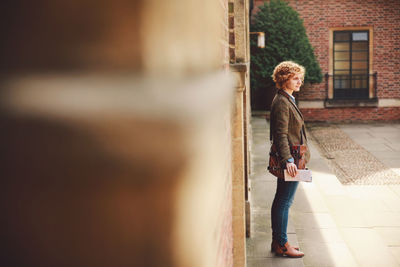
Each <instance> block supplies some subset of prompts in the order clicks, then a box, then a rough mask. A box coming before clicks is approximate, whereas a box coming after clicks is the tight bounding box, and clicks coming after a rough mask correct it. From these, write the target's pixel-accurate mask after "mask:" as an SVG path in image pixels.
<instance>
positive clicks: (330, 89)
mask: <svg viewBox="0 0 400 267" xmlns="http://www.w3.org/2000/svg"><path fill="white" fill-rule="evenodd" d="M335 32H367V33H368V52H367V55H368V61H367V67H368V70H367V74H366V75H368V76H369V77H368V80H367V87H368V89H367V90H368V98H361V99H359V98H350V99H353V100H354V99H355V100H357V99H359V100H360V101H361V100H365V99H373V98H376V90H375V83H374V77H373V76H374V74H373V42H374V39H373V28H372V27H340V28H330V29H329V63H328V64H329V67H328V73H327V100H335V99H337V100H341V99H346V98H334V77H333V76H334V64H335V60H334V33H335ZM350 38H351V39H350V40H349V41H348V42H349V43H353V42H358V41H352V35H351V36H350ZM349 45H351V44H349ZM350 52H351V50H349V53H350ZM349 56H352V55H351V54H350V55H349ZM351 62H352V61H349V64H351ZM349 68H350V69H351V70H352V66H351V65H350V66H349ZM347 99H348V98H347Z"/></svg>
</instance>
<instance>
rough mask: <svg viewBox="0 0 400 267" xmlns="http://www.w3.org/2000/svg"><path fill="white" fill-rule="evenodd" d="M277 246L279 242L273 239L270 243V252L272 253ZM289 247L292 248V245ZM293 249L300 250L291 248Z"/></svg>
mask: <svg viewBox="0 0 400 267" xmlns="http://www.w3.org/2000/svg"><path fill="white" fill-rule="evenodd" d="M289 245H290V244H289ZM278 246H279V242H278V241H276V240H274V239H273V240H272V243H271V252H274V251H275V250H276V248H277V247H278ZM290 246H291V247H292V245H290ZM293 248H294V249H296V250H300V248H299V247H295V246H293Z"/></svg>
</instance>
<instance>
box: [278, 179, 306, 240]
mask: <svg viewBox="0 0 400 267" xmlns="http://www.w3.org/2000/svg"><path fill="white" fill-rule="evenodd" d="M277 180H278V181H277V187H276V193H275V198H274V202H273V203H272V208H271V225H272V238H273V239H274V240H276V241H278V242H279V244H280V245H281V246H283V245H285V244H286V242H287V241H288V238H287V225H288V218H289V208H290V206H291V205H292V203H293V199H294V195H295V193H296V189H297V186H298V185H299V182H285V180H284V179H280V178H278V179H277Z"/></svg>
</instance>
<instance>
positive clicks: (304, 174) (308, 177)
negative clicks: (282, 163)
mask: <svg viewBox="0 0 400 267" xmlns="http://www.w3.org/2000/svg"><path fill="white" fill-rule="evenodd" d="M285 181H301V182H312V173H311V171H310V170H297V175H296V176H295V177H292V176H290V174H289V173H288V172H287V170H285Z"/></svg>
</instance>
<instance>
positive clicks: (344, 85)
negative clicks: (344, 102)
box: [325, 72, 378, 99]
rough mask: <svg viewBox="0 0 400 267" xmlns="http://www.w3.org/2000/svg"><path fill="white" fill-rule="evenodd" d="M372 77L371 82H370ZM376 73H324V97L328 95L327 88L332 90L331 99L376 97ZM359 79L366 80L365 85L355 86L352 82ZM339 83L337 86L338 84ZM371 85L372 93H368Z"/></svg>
mask: <svg viewBox="0 0 400 267" xmlns="http://www.w3.org/2000/svg"><path fill="white" fill-rule="evenodd" d="M371 77H372V84H371ZM377 80H378V73H377V72H375V73H373V74H353V75H348V74H345V75H343V74H340V75H339V74H336V75H335V74H329V73H326V74H325V93H326V98H327V99H328V98H329V97H328V96H329V88H332V90H333V92H332V93H333V99H371V98H377V96H378V86H377ZM356 81H359V83H362V81H365V82H366V86H365V87H360V86H358V87H355V86H354V83H355V82H356ZM338 85H339V86H338ZM371 86H372V95H371V94H370V88H371Z"/></svg>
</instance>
